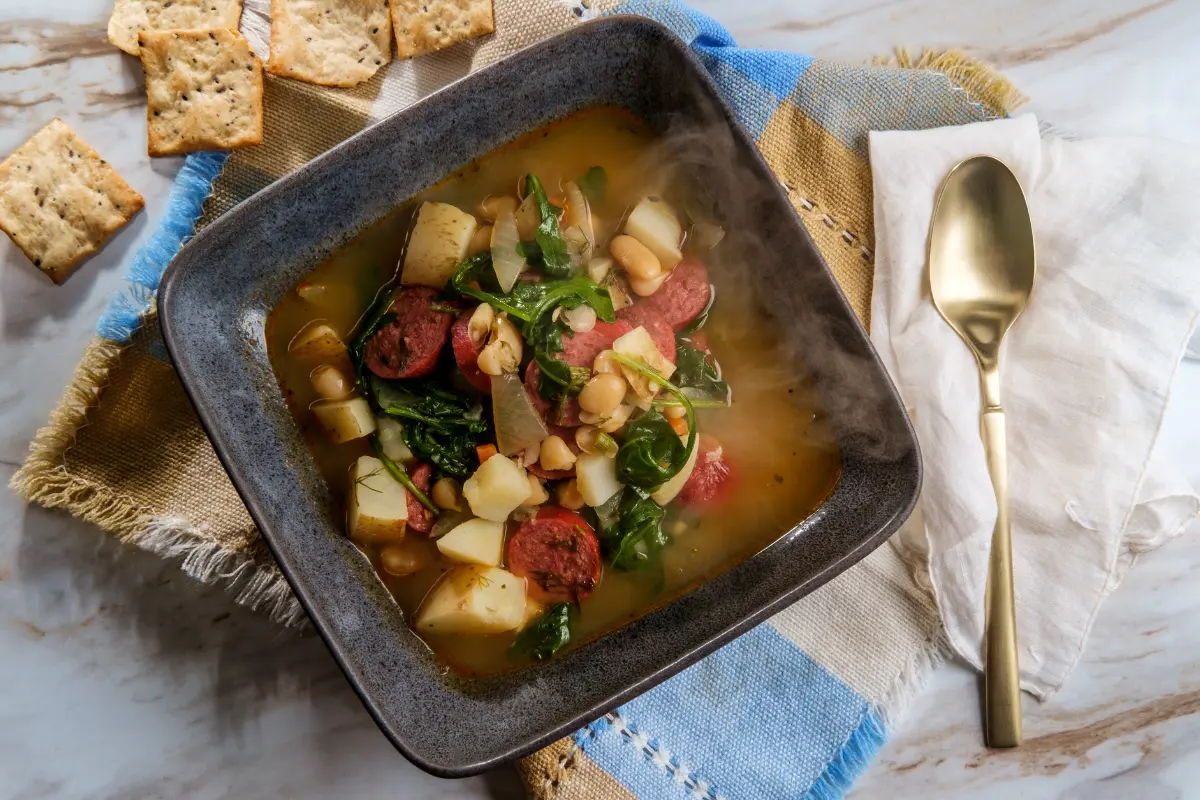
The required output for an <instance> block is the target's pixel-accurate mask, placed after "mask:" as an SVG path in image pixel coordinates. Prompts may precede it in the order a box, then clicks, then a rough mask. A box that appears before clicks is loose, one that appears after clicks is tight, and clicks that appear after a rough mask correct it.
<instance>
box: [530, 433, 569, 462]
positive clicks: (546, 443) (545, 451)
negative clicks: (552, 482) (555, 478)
mask: <svg viewBox="0 0 1200 800" xmlns="http://www.w3.org/2000/svg"><path fill="white" fill-rule="evenodd" d="M538 461H539V462H540V463H541V465H542V469H545V470H560V469H570V468H571V467H573V466H574V465H575V454H574V453H572V452H571V448H569V447H567V443H566V442H564V441H563V440H562V438H561V437H559V436H547V437H546V438H545V439H543V440H542V445H541V447H540V448H539V450H538Z"/></svg>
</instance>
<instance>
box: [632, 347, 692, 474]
mask: <svg viewBox="0 0 1200 800" xmlns="http://www.w3.org/2000/svg"><path fill="white" fill-rule="evenodd" d="M613 359H614V360H616V361H617V363H619V364H621V365H623V366H626V367H629V368H630V369H632V370H634V371H635V372H640V373H641V374H643V375H645V376H646V377H647V378H649V379H650V380H651V381H653V382H654V383H656V384H658V385H659V386H661V387H662V388H664V389H666V390H667V391H669V392H671V394H673V395H675V398H676V399H677V400H678V401H679V404H680V405H682V406H683V408H684V411H686V412H687V423H688V438H687V444H686V445H685V444H682V443H680V441H679V436H678V435H676V433H675V429H674V428H672V427H671V424H670V423H669V422H667V419H666V417H664V416H663V415H662V414H660V413H658V411H655V410H654V409H650V410H649V411H647V412H645V413H644V414H642V415H641V416H640V417H638V418H637V419H635V420H634V421H633V422H631V423H630V424H629V426H628V427H626V429H625V437H624V439H623V440H622V442H621V449H620V450H618V451H617V480H618V481H620V482H621V483H623V484H625V485H626V486H634V487H637V488H639V489H644V490H646V491H647V492H653V491H654V490H655V489H657V488H658V487H659V486H661V485H663V484H664V483H666V482H667V481H669V480H670V479H671V478H673V477H675V475H677V474H678V473H679V471H680V470H681V469H683V467H684V465H686V464H687V462H688V459H689V458H691V457H692V451H693V450H695V449H696V409H695V408H693V407H692V401H691V400H690V399H688V396H687V395H685V394H684V393H683V392H681V391H680V390H679V387H678V386H675V385H674V384H672V383H671V382H670V381H668V380H667V379H666V378H664V377H663V376H662V375H660V374H658V372H656V371H655V370H653V369H651V368H650V367H647V366H646V365H645V364H643V363H642V362H640V361H637V360H635V359H632V358H629V357H628V356H625V355H622V354H620V353H614V354H613Z"/></svg>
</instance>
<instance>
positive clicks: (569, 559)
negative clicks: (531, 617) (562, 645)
mask: <svg viewBox="0 0 1200 800" xmlns="http://www.w3.org/2000/svg"><path fill="white" fill-rule="evenodd" d="M506 563H507V566H508V571H509V572H511V573H513V574H514V575H521V576H523V577H525V578H527V579H528V580H529V594H530V596H532V597H533V598H534V599H537V600H541V601H543V602H576V601H579V600H582V599H584V598H585V597H587V596H588V595H589V594H591V592H592V589H594V588H595V587H596V584H597V583H599V582H600V541H599V540H598V539H597V538H596V532H595V531H594V530H592V526H591V525H588V523H587V520H585V519H584V518H583V517H581V516H580V515H579V514H576V513H575V512H574V511H569V510H567V509H565V508H562V507H561V506H545V507H543V508H542V509H541V510H539V511H538V513H537V515H536V516H534V517H531V518H530V519H527V520H525V521H524V522H522V523H521V525H520V527H518V528H517V530H516V532H515V533H514V534H513V535H512V536H511V537H510V538H509V540H508V554H507V562H506Z"/></svg>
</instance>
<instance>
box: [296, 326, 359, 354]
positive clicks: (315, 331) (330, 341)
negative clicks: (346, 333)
mask: <svg viewBox="0 0 1200 800" xmlns="http://www.w3.org/2000/svg"><path fill="white" fill-rule="evenodd" d="M288 352H290V353H291V354H292V355H294V356H299V357H300V358H305V359H311V360H313V361H316V360H318V359H320V360H325V361H338V360H340V359H343V358H345V357H346V345H345V343H344V342H342V337H340V336H338V335H337V331H335V330H334V329H333V328H331V327H329V326H328V325H326V324H325V323H324V322H316V323H313V324H311V325H306V326H305V327H304V328H302V329H301V330H300V332H299V333H297V334H296V335H295V337H293V338H292V341H291V343H290V344H288Z"/></svg>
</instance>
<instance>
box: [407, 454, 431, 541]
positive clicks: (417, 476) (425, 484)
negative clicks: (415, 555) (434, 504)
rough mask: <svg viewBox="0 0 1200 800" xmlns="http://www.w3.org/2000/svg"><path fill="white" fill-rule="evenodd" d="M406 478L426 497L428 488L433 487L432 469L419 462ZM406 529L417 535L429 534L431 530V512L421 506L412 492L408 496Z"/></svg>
mask: <svg viewBox="0 0 1200 800" xmlns="http://www.w3.org/2000/svg"><path fill="white" fill-rule="evenodd" d="M408 476H409V477H410V478H412V482H413V483H414V484H416V487H417V488H418V489H420V490H421V491H422V492H424V493H425V496H426V497H428V496H429V487H430V486H432V485H433V467H431V466H430V465H429V464H426V463H425V462H424V461H421V462H419V463H418V464H417V465H416V467H414V468H413V469H412V471H411V472H409V474H408ZM408 527H409V528H411V529H412V530H414V531H416V532H417V533H429V531H430V530H432V529H433V512H432V511H430V510H429V509H428V508H426V507H425V506H423V505H421V501H420V500H418V499H417V496H416V495H414V494H413V493H412V492H409V494H408Z"/></svg>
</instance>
